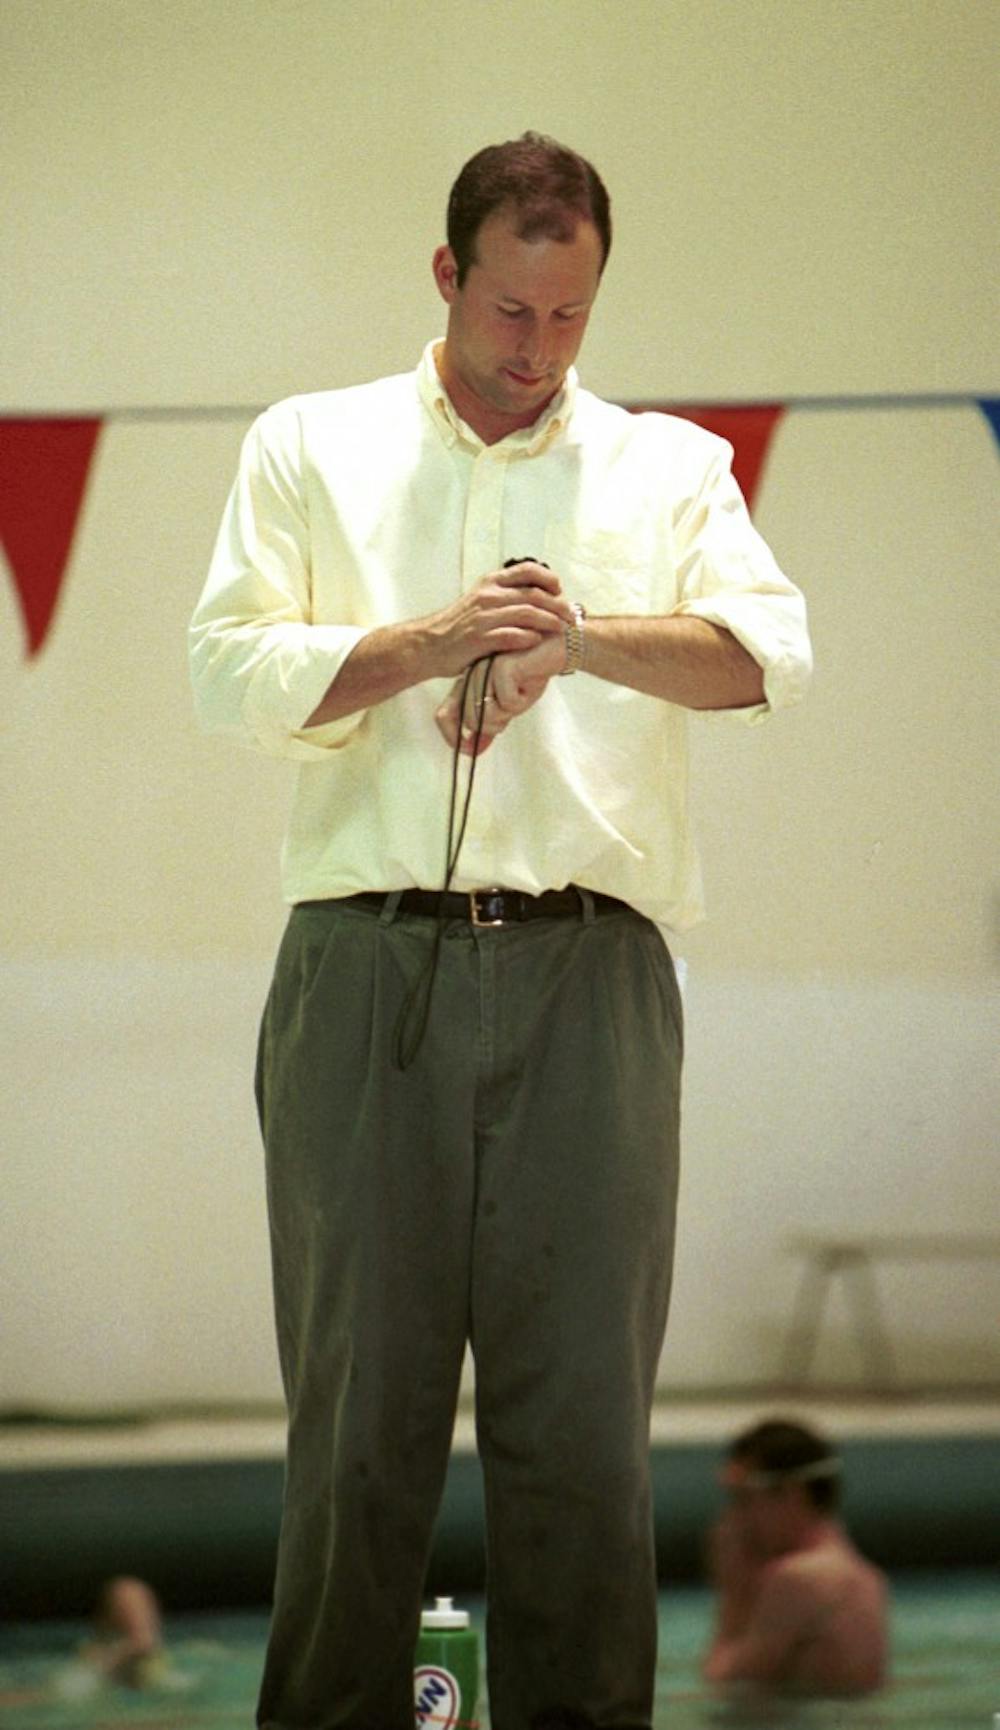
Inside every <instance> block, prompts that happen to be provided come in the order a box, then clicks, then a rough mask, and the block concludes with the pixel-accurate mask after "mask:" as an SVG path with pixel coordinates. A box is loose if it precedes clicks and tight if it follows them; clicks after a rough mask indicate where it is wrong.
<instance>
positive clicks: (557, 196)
mask: <svg viewBox="0 0 1000 1730" xmlns="http://www.w3.org/2000/svg"><path fill="white" fill-rule="evenodd" d="M504 205H511V206H513V208H514V209H515V210H516V212H517V233H518V235H519V236H520V238H521V239H522V240H533V239H535V237H536V236H537V235H547V236H548V237H549V238H550V239H552V240H564V241H565V240H572V238H573V234H574V232H575V230H576V225H577V223H578V222H580V221H585V222H592V223H593V224H594V227H595V228H596V229H597V232H598V235H599V236H600V240H601V246H602V249H603V250H602V257H601V269H602V270H603V269H604V266H605V264H606V263H607V258H608V253H609V252H610V251H611V201H610V199H609V198H608V194H607V189H606V188H605V185H604V182H603V180H602V179H601V177H600V175H599V174H598V172H597V170H596V168H594V167H593V166H592V164H591V163H589V162H588V161H587V160H586V158H585V157H583V156H578V155H577V153H576V151H575V150H569V149H567V147H566V146H565V145H564V144H557V143H556V140H555V139H554V138H546V137H545V136H544V135H543V134H542V133H540V132H525V133H522V135H521V137H520V138H512V139H510V140H509V141H508V142H507V143H506V144H488V145H487V146H486V148H485V149H484V150H479V151H477V152H476V155H475V156H471V157H470V158H469V160H468V162H467V163H466V164H465V167H464V168H463V169H462V170H461V172H460V173H459V176H458V179H457V180H456V181H455V184H454V186H453V187H452V189H451V193H450V196H449V198H448V218H447V233H448V245H449V246H450V247H451V250H452V252H453V254H454V256H455V263H456V265H457V267H458V270H457V283H458V287H459V288H461V286H462V284H463V282H464V281H465V276H466V272H467V271H468V269H469V266H470V265H471V264H474V263H475V257H476V237H477V235H478V233H479V230H480V228H481V227H482V225H483V223H484V222H485V221H486V218H487V217H488V216H492V215H493V212H494V211H496V210H500V209H502V208H503V206H504Z"/></svg>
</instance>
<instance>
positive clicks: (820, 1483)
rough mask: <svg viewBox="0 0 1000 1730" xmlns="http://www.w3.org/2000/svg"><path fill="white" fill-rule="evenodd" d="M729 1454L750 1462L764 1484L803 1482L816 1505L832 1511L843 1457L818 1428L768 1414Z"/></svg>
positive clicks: (837, 1497)
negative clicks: (840, 1459) (840, 1457)
mask: <svg viewBox="0 0 1000 1730" xmlns="http://www.w3.org/2000/svg"><path fill="white" fill-rule="evenodd" d="M729 1458H730V1459H731V1460H738V1461H739V1462H740V1464H741V1465H744V1466H747V1467H748V1468H749V1470H750V1471H751V1473H752V1474H753V1476H754V1477H755V1478H758V1479H760V1480H761V1482H762V1484H763V1485H766V1486H770V1487H774V1488H777V1487H778V1486H779V1485H781V1484H789V1483H791V1484H795V1483H798V1484H801V1485H802V1488H803V1490H804V1491H805V1493H806V1495H807V1496H808V1498H809V1500H810V1502H811V1503H812V1505H813V1507H814V1508H817V1509H818V1510H819V1511H820V1512H823V1513H827V1512H832V1511H833V1510H834V1509H835V1508H836V1506H837V1504H838V1502H839V1499H840V1495H839V1492H840V1461H839V1459H838V1458H837V1454H836V1451H835V1449H834V1448H833V1447H832V1445H831V1444H830V1443H829V1442H828V1441H827V1440H826V1439H825V1437H823V1436H821V1435H819V1434H818V1433H817V1431H816V1430H811V1429H809V1428H807V1426H806V1425H805V1424H797V1423H792V1422H790V1421H789V1420H788V1419H786V1418H768V1419H765V1421H764V1422H763V1423H760V1424H755V1425H754V1426H753V1428H752V1429H749V1430H744V1431H743V1433H742V1434H741V1435H738V1436H737V1437H736V1440H735V1441H734V1442H732V1443H731V1445H730V1448H729Z"/></svg>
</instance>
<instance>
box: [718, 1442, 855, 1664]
mask: <svg viewBox="0 0 1000 1730" xmlns="http://www.w3.org/2000/svg"><path fill="white" fill-rule="evenodd" d="M722 1482H723V1486H724V1488H725V1490H726V1492H727V1494H728V1496H729V1503H730V1505H729V1508H728V1509H727V1511H726V1513H725V1514H724V1515H723V1516H722V1519H721V1520H720V1521H719V1522H718V1524H717V1526H716V1528H715V1531H714V1533H713V1564H714V1572H715V1579H716V1585H717V1587H718V1591H719V1602H718V1619H717V1624H716V1629H715V1635H714V1637H713V1640H712V1644H711V1646H710V1648H709V1651H708V1653H707V1655H706V1658H705V1663H704V1673H705V1677H706V1679H707V1680H708V1681H710V1682H740V1683H755V1684H757V1685H758V1686H759V1687H763V1688H765V1689H776V1688H777V1689H785V1690H787V1689H791V1690H794V1691H795V1692H797V1693H805V1694H812V1695H849V1694H869V1693H871V1692H873V1691H874V1690H875V1689H877V1688H880V1687H881V1686H882V1684H883V1683H884V1682H885V1679H886V1663H887V1653H888V1643H889V1642H888V1613H887V1592H886V1582H885V1579H884V1576H883V1575H882V1574H881V1573H880V1572H879V1570H878V1569H877V1568H874V1567H873V1566H872V1564H871V1563H870V1562H867V1561H866V1560H865V1558H864V1557H863V1556H861V1555H859V1553H858V1551H857V1550H856V1549H855V1548H854V1545H853V1544H852V1543H851V1541H850V1539H849V1538H848V1536H847V1533H846V1532H845V1530H844V1528H843V1526H842V1525H841V1523H840V1521H839V1519H838V1518H837V1507H838V1504H839V1500H840V1497H839V1490H840V1462H839V1460H838V1458H837V1456H836V1454H835V1453H834V1450H833V1448H832V1447H831V1446H830V1444H829V1443H828V1442H826V1441H825V1440H824V1439H823V1437H822V1436H818V1435H817V1434H816V1432H815V1431H814V1430H810V1429H808V1428H807V1427H806V1426H805V1425H804V1424H796V1423H789V1422H787V1421H785V1420H783V1419H770V1420H768V1421H767V1422H765V1423H761V1424H757V1425H755V1426H754V1427H753V1429H750V1430H746V1431H745V1432H744V1433H743V1434H742V1435H740V1436H737V1438H736V1440H735V1441H734V1442H733V1444H732V1446H731V1447H730V1449H729V1457H728V1460H727V1462H726V1466H725V1469H724V1471H723V1474H722Z"/></svg>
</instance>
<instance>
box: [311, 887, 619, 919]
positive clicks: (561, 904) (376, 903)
mask: <svg viewBox="0 0 1000 1730" xmlns="http://www.w3.org/2000/svg"><path fill="white" fill-rule="evenodd" d="M587 894H588V895H589V896H590V897H591V899H592V901H593V904H594V911H595V913H616V912H618V913H620V912H623V911H625V912H630V911H631V909H630V908H629V906H628V903H627V902H626V901H619V900H618V898H617V896H615V895H602V894H600V892H599V891H597V890H587ZM387 900H388V894H387V893H383V892H382V891H381V890H380V891H375V890H362V891H361V892H360V893H359V894H357V895H342V896H338V897H337V898H336V899H335V900H330V901H300V902H299V906H300V907H334V906H335V907H366V908H371V909H372V911H373V912H380V911H381V909H382V908H383V907H384V906H385V903H386V901H387ZM583 908H584V903H583V898H582V895H581V892H580V890H579V889H576V888H575V887H574V886H573V885H572V884H571V885H570V886H569V888H568V889H546V890H545V892H544V893H543V894H542V895H525V894H524V893H523V891H522V890H520V889H473V890H471V891H470V893H469V894H467V895H459V894H456V893H453V892H449V893H448V894H447V895H442V894H440V892H439V891H438V890H436V889H404V890H403V891H402V893H401V895H400V897H399V912H400V913H419V914H423V915H424V916H425V917H426V918H429V919H435V918H438V917H440V918H441V919H467V920H468V921H469V923H470V924H471V925H509V924H518V923H520V922H521V921H522V920H524V919H579V918H581V916H582V914H583Z"/></svg>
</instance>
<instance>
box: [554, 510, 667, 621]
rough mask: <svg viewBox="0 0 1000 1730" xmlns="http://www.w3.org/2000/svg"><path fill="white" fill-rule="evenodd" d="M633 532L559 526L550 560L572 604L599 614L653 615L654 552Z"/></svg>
mask: <svg viewBox="0 0 1000 1730" xmlns="http://www.w3.org/2000/svg"><path fill="white" fill-rule="evenodd" d="M644 540H645V538H644V537H643V536H641V535H638V534H636V533H635V532H634V531H632V530H620V529H613V528H591V527H588V528H586V529H584V530H582V531H578V530H576V529H575V528H574V527H573V526H572V525H569V526H566V525H562V524H553V525H552V526H551V527H550V528H549V529H547V531H546V535H545V559H546V562H547V563H548V564H550V565H551V566H552V569H553V570H554V571H555V573H556V575H557V576H558V577H559V578H560V579H561V581H562V586H563V591H564V593H565V594H566V595H567V597H568V598H569V600H571V601H582V602H583V605H584V606H585V607H586V608H587V610H588V611H589V612H594V613H648V612H651V611H653V605H652V600H653V595H652V588H653V585H652V568H651V567H652V549H651V548H649V547H647V546H646V545H645V544H644Z"/></svg>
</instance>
